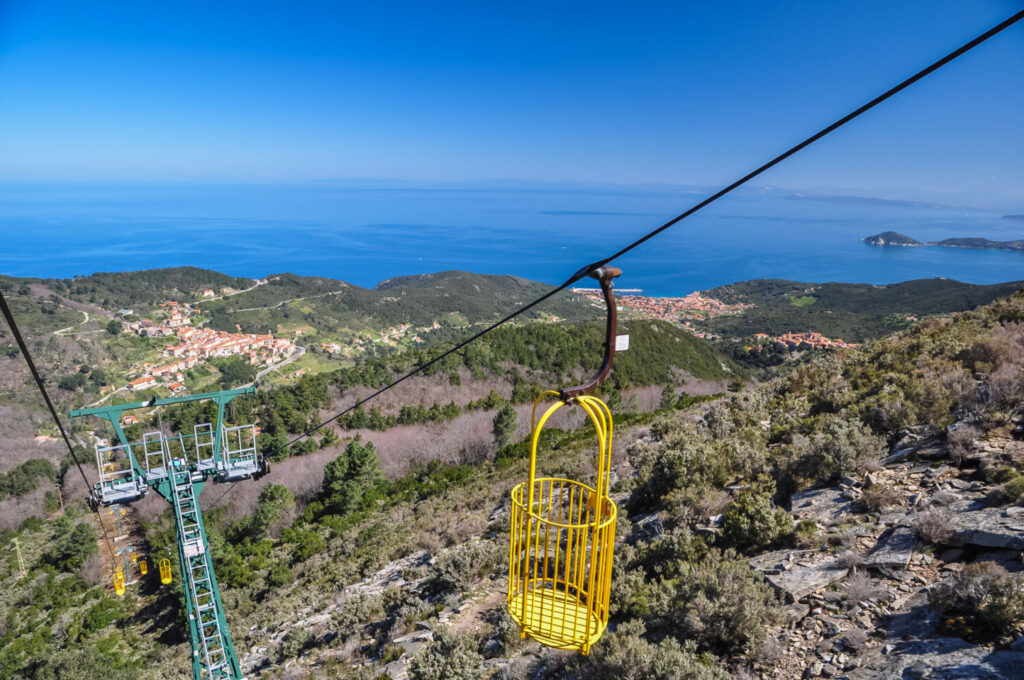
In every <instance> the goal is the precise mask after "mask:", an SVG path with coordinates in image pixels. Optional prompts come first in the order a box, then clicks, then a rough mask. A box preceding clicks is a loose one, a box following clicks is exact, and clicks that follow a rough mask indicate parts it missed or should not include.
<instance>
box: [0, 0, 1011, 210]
mask: <svg viewBox="0 0 1024 680" xmlns="http://www.w3.org/2000/svg"><path fill="white" fill-rule="evenodd" d="M1021 6H1022V2H1021V0H1012V1H1011V0H972V1H970V2H965V1H962V0H958V1H955V2H946V1H940V0H923V1H903V0H901V1H900V2H892V0H884V1H864V2H820V1H814V2H794V1H791V0H787V1H778V2H769V1H765V2H757V3H755V2H706V1H701V2H658V3H652V2H617V3H601V2H580V3H568V2H543V3H540V2H515V3H495V2H472V3H455V2H448V3H424V2H408V3H406V2H377V3H374V2H322V3H314V2H258V1H255V0H250V1H248V2H237V3H235V2H223V1H220V2H202V3H200V2H185V1H182V2H171V3H152V2H138V1H133V2H125V3H112V2H102V1H98V2H81V1H79V0H76V1H74V2H49V1H46V0H31V1H19V0H0V179H3V180H8V181H10V180H31V181H126V180H129V181H136V180H141V181H157V182H159V181H203V182H205V181H214V182H224V181H228V182H231V181H261V182H264V181H271V182H278V181H281V182H292V181H305V180H316V179H331V178H335V179H339V178H355V177H375V178H394V179H408V180H430V181H478V180H496V179H524V180H551V181H588V182H621V183H646V182H669V183H682V184H700V185H715V184H722V183H725V182H727V181H729V180H732V179H734V178H735V177H737V176H738V175H740V174H742V173H743V172H745V171H746V170H748V169H749V168H751V167H753V166H755V165H756V164H758V163H760V162H761V161H763V160H766V159H767V158H769V157H771V156H772V155H773V154H775V153H777V152H779V151H781V150H782V149H784V148H786V147H787V146H788V145H790V144H792V143H794V142H796V141H798V140H799V139H800V138H802V137H803V136H805V135H806V134H807V133H808V132H809V131H811V130H813V129H817V128H819V127H821V126H823V125H824V124H827V123H828V122H831V121H832V120H833V119H835V118H837V117H838V116H839V115H842V114H843V113H845V112H846V111H847V110H848V109H850V108H852V107H854V106H856V105H858V104H860V103H862V102H863V101H865V100H867V99H868V98H870V97H871V96H873V95H875V94H876V93H878V92H879V91H881V90H883V89H885V88H887V87H889V86H891V85H892V84H894V83H895V82H898V81H899V80H900V79H902V78H903V77H905V76H907V75H909V74H910V73H911V72H913V71H914V70H916V69H918V68H920V67H921V66H924V65H925V64H927V63H929V62H930V61H932V60H933V59H935V58H937V57H939V56H941V55H942V54H943V53H945V52H946V51H948V50H950V49H951V48H953V47H955V46H958V45H959V44H961V43H963V42H965V41H966V40H967V39H969V38H971V37H973V36H974V35H975V34H977V33H979V32H981V31H982V30H984V29H986V28H988V27H989V26H991V25H992V24H995V23H996V22H998V21H999V20H1001V19H1003V18H1005V17H1007V16H1009V15H1010V14H1012V13H1013V12H1014V11H1017V10H1018V9H1019V8H1020V7H1021ZM1022 119H1024V25H1018V26H1016V27H1014V28H1012V29H1010V30H1009V31H1007V32H1006V33H1004V34H1002V35H1000V36H999V37H997V38H996V39H995V40H993V41H992V42H991V43H989V44H987V45H985V46H983V47H981V48H979V49H978V50H976V51H974V52H972V53H971V54H969V55H968V56H966V57H964V58H962V59H961V60H959V61H958V62H956V63H954V64H953V65H952V66H950V67H948V68H946V69H943V70H942V71H940V72H939V73H938V74H936V75H935V76H932V77H931V78H929V79H928V80H926V81H925V82H923V83H921V84H919V85H918V86H915V87H914V88H913V89H912V90H910V91H908V92H906V93H904V94H903V95H901V96H900V97H899V98H898V99H897V100H895V101H893V102H891V103H889V104H887V105H885V106H884V108H881V109H879V110H876V111H875V112H873V113H871V114H869V115H868V116H866V117H864V118H862V119H861V120H860V121H858V122H857V123H855V125H854V126H852V127H851V128H849V129H847V130H845V131H843V132H841V133H839V134H838V135H836V136H835V137H834V138H832V139H829V140H828V141H826V142H824V143H822V144H820V145H818V146H817V147H815V148H814V149H813V150H811V151H809V152H808V153H806V154H804V155H802V156H800V157H798V158H797V159H794V160H793V161H791V162H789V163H787V164H786V165H785V167H784V168H780V169H778V170H776V171H773V172H772V173H771V174H770V176H766V177H765V178H764V182H763V183H771V184H776V185H780V186H788V187H798V188H799V187H804V188H814V187H838V188H850V189H859V190H863V191H894V190H901V189H903V188H906V189H913V190H923V191H932V192H938V193H959V192H975V193H994V194H1003V195H1011V196H1017V197H1024V125H1022V124H1021V123H1022Z"/></svg>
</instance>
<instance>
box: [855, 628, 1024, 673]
mask: <svg viewBox="0 0 1024 680" xmlns="http://www.w3.org/2000/svg"><path fill="white" fill-rule="evenodd" d="M1022 675H1024V653H1021V652H1015V651H996V650H993V649H992V648H990V647H982V646H977V645H972V644H970V643H968V642H964V641H963V640H958V639H953V638H937V639H934V640H910V641H907V642H897V643H895V644H887V645H885V646H883V647H882V648H880V649H878V650H875V651H873V652H872V653H869V654H868V655H866V656H865V657H864V658H862V660H861V666H860V667H859V668H857V669H856V670H854V671H853V672H851V673H850V674H849V677H850V680H911V679H913V680H925V679H926V678H927V679H929V680H954V679H955V680H967V679H968V678H971V679H972V680H1018V679H1019V678H1021V677H1022Z"/></svg>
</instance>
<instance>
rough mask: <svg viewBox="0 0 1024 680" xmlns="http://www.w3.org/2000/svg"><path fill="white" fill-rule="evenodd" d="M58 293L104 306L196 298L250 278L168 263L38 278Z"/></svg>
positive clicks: (239, 286) (237, 287)
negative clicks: (159, 266) (158, 266)
mask: <svg viewBox="0 0 1024 680" xmlns="http://www.w3.org/2000/svg"><path fill="white" fill-rule="evenodd" d="M37 281H38V282H39V283H42V284H43V285H45V286H47V287H48V288H50V289H51V290H52V291H53V292H54V293H56V294H58V295H63V296H67V297H69V298H71V299H73V300H76V301H79V302H89V303H92V304H98V305H100V306H102V307H104V308H105V309H110V310H115V311H116V310H117V309H119V308H132V307H135V306H138V305H144V306H152V305H155V304H157V303H159V302H163V301H165V300H177V301H179V302H182V301H191V300H196V299H199V296H200V294H201V293H202V291H203V290H206V289H212V290H215V291H217V293H218V294H219V293H220V291H221V289H223V288H227V289H231V290H241V289H243V288H248V287H250V286H251V285H252V284H253V281H252V279H241V278H235V277H233V276H227V275H226V274H221V273H220V272H214V271H210V270H208V269H200V268H198V267H170V268H167V269H147V270H143V271H137V272H98V273H96V274H90V275H89V276H78V277H75V278H73V279H38V280H37Z"/></svg>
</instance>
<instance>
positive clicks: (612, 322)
mask: <svg viewBox="0 0 1024 680" xmlns="http://www.w3.org/2000/svg"><path fill="white" fill-rule="evenodd" d="M587 275H588V276H589V277H590V278H592V279H597V280H598V281H600V282H601V292H602V293H603V294H604V303H605V307H606V308H607V310H608V319H607V321H606V323H605V339H604V360H603V361H602V362H601V368H600V369H598V371H597V373H596V374H594V376H593V377H592V378H591V379H590V380H588V381H586V382H585V383H583V384H582V385H577V386H576V387H567V388H565V389H562V390H559V392H558V394H559V397H560V398H561V399H562V401H570V400H572V399H575V398H576V397H579V396H582V395H584V394H587V393H588V392H592V391H594V390H595V389H597V388H598V387H600V386H601V383H603V382H604V381H605V379H607V378H608V374H609V373H611V370H612V362H613V361H615V334H616V330H617V326H618V312H617V310H616V307H615V293H614V288H615V286H614V284H613V283H612V279H614V278H617V277H619V276H621V275H622V270H621V269H618V268H617V267H608V266H603V267H597V268H596V269H594V270H592V271H590V272H588V273H587Z"/></svg>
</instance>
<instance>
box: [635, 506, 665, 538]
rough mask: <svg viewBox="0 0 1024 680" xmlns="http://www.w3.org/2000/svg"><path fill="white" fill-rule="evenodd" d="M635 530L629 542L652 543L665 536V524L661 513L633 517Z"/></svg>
mask: <svg viewBox="0 0 1024 680" xmlns="http://www.w3.org/2000/svg"><path fill="white" fill-rule="evenodd" d="M629 521H630V522H632V523H633V529H632V530H631V531H630V535H629V542H630V543H636V542H638V541H652V540H654V539H656V538H660V537H661V536H663V535H664V534H665V523H664V522H663V521H662V519H661V513H658V512H652V513H651V514H649V515H642V516H640V517H635V518H634V517H631V518H630V520H629Z"/></svg>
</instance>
